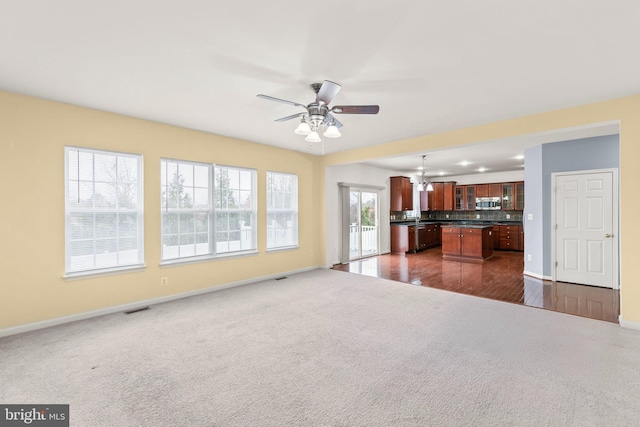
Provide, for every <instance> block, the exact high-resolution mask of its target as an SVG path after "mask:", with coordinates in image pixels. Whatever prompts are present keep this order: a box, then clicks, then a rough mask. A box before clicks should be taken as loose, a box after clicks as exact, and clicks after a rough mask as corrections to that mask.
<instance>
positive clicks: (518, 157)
mask: <svg viewBox="0 0 640 427" xmlns="http://www.w3.org/2000/svg"><path fill="white" fill-rule="evenodd" d="M514 159H516V160H522V159H524V154H518V155H517V156H515V157H514Z"/></svg>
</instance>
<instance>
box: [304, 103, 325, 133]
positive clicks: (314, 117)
mask: <svg viewBox="0 0 640 427" xmlns="http://www.w3.org/2000/svg"><path fill="white" fill-rule="evenodd" d="M307 111H308V112H309V124H310V125H311V126H312V127H313V128H318V127H320V126H321V125H322V123H324V121H325V120H326V118H327V114H328V113H329V108H328V107H327V106H326V105H322V104H319V103H317V102H314V103H311V104H309V105H308V106H307Z"/></svg>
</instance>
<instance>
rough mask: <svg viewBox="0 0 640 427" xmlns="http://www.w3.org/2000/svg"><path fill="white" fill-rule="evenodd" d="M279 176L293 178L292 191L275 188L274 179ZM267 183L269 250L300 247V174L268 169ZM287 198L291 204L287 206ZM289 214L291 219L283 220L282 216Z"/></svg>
mask: <svg viewBox="0 0 640 427" xmlns="http://www.w3.org/2000/svg"><path fill="white" fill-rule="evenodd" d="M279 177H282V178H284V177H286V178H288V179H291V180H292V187H293V188H291V191H284V192H283V191H277V190H276V189H275V188H274V186H273V185H272V182H273V179H276V178H279ZM266 185H267V251H277V250H283V249H294V248H298V247H299V246H298V175H296V174H292V173H285V172H272V171H267V183H266ZM287 195H288V197H287ZM287 199H288V200H289V202H290V203H289V206H286V204H287V203H286V200H287ZM273 216H279V217H280V218H281V220H280V221H278V220H275V219H273ZM287 216H289V218H290V220H285V221H282V218H283V217H287ZM283 222H284V225H283Z"/></svg>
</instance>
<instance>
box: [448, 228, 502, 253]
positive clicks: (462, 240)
mask: <svg viewBox="0 0 640 427" xmlns="http://www.w3.org/2000/svg"><path fill="white" fill-rule="evenodd" d="M492 234H493V228H492V227H484V228H463V227H442V258H444V259H452V260H457V261H470V262H483V261H484V260H485V259H487V258H489V257H491V256H492V255H493V236H492Z"/></svg>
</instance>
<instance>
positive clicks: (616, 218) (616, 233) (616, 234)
mask: <svg viewBox="0 0 640 427" xmlns="http://www.w3.org/2000/svg"><path fill="white" fill-rule="evenodd" d="M607 172H610V173H611V174H612V175H611V177H612V179H611V187H612V188H611V191H612V192H613V194H612V195H611V196H612V197H611V200H612V205H613V206H612V207H611V208H612V211H611V215H612V217H613V218H612V220H613V227H612V228H613V237H612V239H613V242H612V245H613V259H612V260H611V264H612V265H613V266H614V269H615V272H614V275H613V276H614V277H613V289H616V290H617V289H620V197H619V189H618V186H619V183H618V169H617V168H607V169H588V170H579V171H567V172H553V173H551V280H553V281H554V282H555V281H556V278H557V270H558V268H557V265H556V261H557V259H556V254H557V248H556V234H557V231H556V224H557V218H556V196H557V191H556V188H557V187H556V180H557V177H559V176H571V175H589V174H594V173H607Z"/></svg>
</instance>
